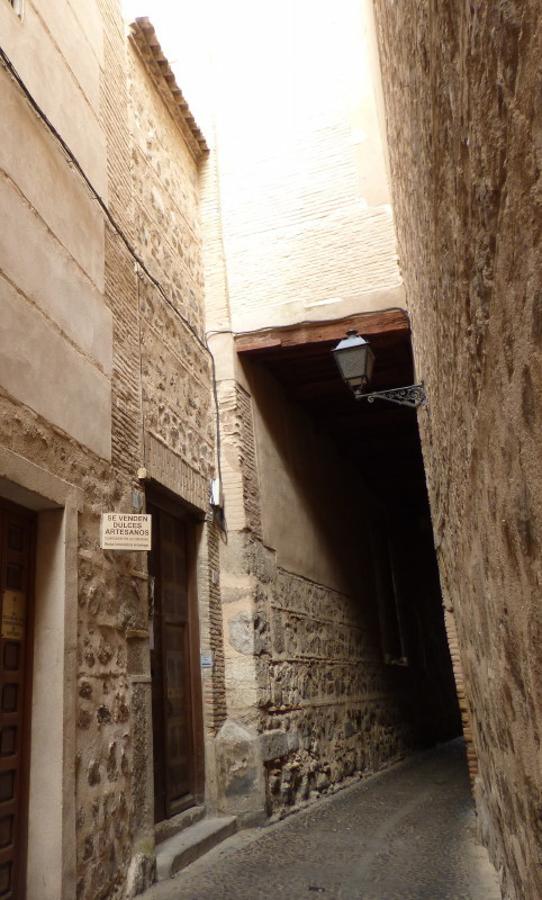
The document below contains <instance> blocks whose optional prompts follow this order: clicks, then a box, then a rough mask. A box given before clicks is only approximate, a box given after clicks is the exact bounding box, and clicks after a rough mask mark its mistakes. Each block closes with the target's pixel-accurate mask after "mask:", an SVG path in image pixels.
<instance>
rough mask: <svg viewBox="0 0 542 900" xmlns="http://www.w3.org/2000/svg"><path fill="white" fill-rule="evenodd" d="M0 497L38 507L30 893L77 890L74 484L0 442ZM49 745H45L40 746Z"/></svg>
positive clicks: (58, 897)
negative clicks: (1, 447)
mask: <svg viewBox="0 0 542 900" xmlns="http://www.w3.org/2000/svg"><path fill="white" fill-rule="evenodd" d="M0 496H1V497H2V498H4V499H6V500H11V501H12V502H14V503H17V504H18V505H19V506H23V507H26V508H27V509H30V510H34V511H35V512H36V513H37V541H36V583H35V632H34V672H33V690H32V705H31V754H30V789H29V810H28V813H29V815H28V819H29V828H28V860H27V870H26V894H27V897H28V898H29V900H31V898H35V897H36V898H37V897H39V898H40V900H69V898H72V897H73V896H74V895H75V883H76V849H75V847H76V845H75V743H76V724H75V723H76V698H77V681H76V676H77V670H76V661H77V656H76V651H77V530H78V511H79V509H80V507H81V493H80V491H79V489H78V488H77V487H76V486H75V485H72V484H69V483H68V482H66V481H63V480H62V479H61V478H58V477H57V476H55V475H52V474H51V473H50V472H47V471H46V470H45V469H42V468H41V467H39V466H37V465H36V464H35V463H32V462H30V461H29V460H27V459H25V458H24V457H22V456H19V455H18V454H16V453H13V452H12V451H10V450H6V449H0ZM44 748H47V752H46V753H45V752H44Z"/></svg>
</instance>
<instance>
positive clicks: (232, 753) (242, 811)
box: [215, 719, 265, 819]
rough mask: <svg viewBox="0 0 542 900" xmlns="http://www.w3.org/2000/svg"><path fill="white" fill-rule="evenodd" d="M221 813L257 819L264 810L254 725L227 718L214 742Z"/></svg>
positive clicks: (259, 761)
mask: <svg viewBox="0 0 542 900" xmlns="http://www.w3.org/2000/svg"><path fill="white" fill-rule="evenodd" d="M215 752H216V762H217V774H218V778H219V790H220V792H221V796H220V797H219V803H220V808H221V810H222V812H235V814H236V815H238V816H240V817H241V819H256V818H257V817H258V816H263V815H264V811H265V792H264V784H263V772H262V759H261V751H260V742H259V736H258V733H257V731H256V729H255V728H251V727H246V726H244V725H241V724H239V723H238V722H234V721H233V720H232V719H227V720H226V721H225V722H224V724H223V725H222V728H221V729H220V731H219V732H218V734H217V737H216V741H215Z"/></svg>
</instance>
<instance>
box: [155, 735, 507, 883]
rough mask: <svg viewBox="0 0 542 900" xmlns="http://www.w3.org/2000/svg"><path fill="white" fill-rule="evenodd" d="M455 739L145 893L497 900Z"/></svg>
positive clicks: (225, 847) (235, 842) (237, 842)
mask: <svg viewBox="0 0 542 900" xmlns="http://www.w3.org/2000/svg"><path fill="white" fill-rule="evenodd" d="M475 834H476V829H475V817H474V807H473V802H472V798H471V794H470V790H469V784H468V778H467V771H466V764H465V756H464V751H463V747H462V744H461V742H458V741H454V742H453V743H451V744H447V745H444V746H441V747H439V748H437V749H435V750H433V751H429V752H427V753H424V754H420V755H418V756H417V757H414V758H412V759H410V760H408V761H407V762H405V763H402V764H400V765H399V766H395V767H394V768H393V769H390V770H388V771H387V772H385V773H383V774H381V775H378V776H376V777H373V778H370V779H367V780H366V781H363V782H360V783H359V784H358V785H355V786H354V787H351V788H346V789H345V790H343V791H340V792H339V793H337V794H335V795H334V796H333V797H331V798H329V799H325V800H319V801H317V802H316V803H314V804H313V805H312V806H310V807H308V808H307V809H305V810H304V811H303V812H300V813H297V814H295V815H292V816H290V817H289V818H287V819H285V820H284V821H282V822H279V823H278V824H276V825H273V826H270V827H267V828H260V829H252V830H251V831H244V832H240V833H239V834H237V835H235V837H233V838H230V839H229V840H228V841H225V842H224V843H223V844H222V845H221V846H220V847H219V848H217V849H216V850H213V851H212V852H211V853H209V854H208V855H207V856H205V857H204V858H203V859H201V860H199V861H198V862H196V863H194V864H193V865H191V866H189V867H188V868H187V869H185V870H184V872H182V873H181V874H180V875H179V876H178V877H177V878H175V879H173V880H172V881H170V882H168V883H167V884H163V885H157V886H156V887H154V888H153V889H152V890H151V891H150V892H148V893H147V894H146V895H145V898H146V900H202V898H212V900H301V898H310V897H313V896H317V895H318V896H321V897H322V898H323V900H499V898H500V892H499V889H498V886H497V880H496V875H495V871H494V869H493V868H492V866H491V865H490V863H489V860H488V857H487V853H486V852H485V850H484V849H483V848H482V847H480V846H479V844H477V842H476V837H475Z"/></svg>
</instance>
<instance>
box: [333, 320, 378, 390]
mask: <svg viewBox="0 0 542 900" xmlns="http://www.w3.org/2000/svg"><path fill="white" fill-rule="evenodd" d="M332 352H333V355H334V357H335V362H336V363H337V367H338V369H339V372H340V373H341V376H342V378H343V381H345V382H346V384H347V385H348V386H349V387H350V388H351V389H352V390H353V392H354V395H355V396H356V397H357V396H359V395H360V394H362V393H363V391H364V390H366V388H367V387H368V385H369V383H370V381H371V378H372V375H373V368H374V362H375V355H374V353H373V351H372V349H371V345H370V344H369V342H368V341H366V340H365V339H364V338H362V337H361V335H359V334H358V333H357V331H348V332H347V333H346V337H345V338H343V339H342V341H340V342H339V343H338V344H337V346H336V347H335V349H334V350H333V351H332Z"/></svg>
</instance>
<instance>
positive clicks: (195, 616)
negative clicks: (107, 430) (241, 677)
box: [145, 483, 205, 821]
mask: <svg viewBox="0 0 542 900" xmlns="http://www.w3.org/2000/svg"><path fill="white" fill-rule="evenodd" d="M145 497H146V508H147V511H148V512H149V511H150V512H151V514H152V511H153V509H155V508H158V509H161V510H163V511H164V512H166V513H168V514H169V515H170V516H173V517H174V518H176V519H180V520H182V521H183V522H184V523H185V524H186V526H187V581H188V584H187V588H188V648H189V670H190V704H191V709H192V723H191V726H192V727H191V738H192V747H193V772H192V779H191V780H192V784H191V788H192V790H191V799H190V800H188V801H187V804H186V806H185V807H182V806H181V807H180V808H179V809H178V810H176V811H175V813H173V814H172V816H173V815H176V814H177V813H178V812H181V811H182V810H183V808H186V809H188V808H190V806H195V805H197V804H199V803H201V802H202V801H203V799H204V795H205V744H204V730H203V693H202V684H201V667H200V631H199V606H198V591H197V584H198V548H199V544H200V540H201V534H202V523H203V520H204V516H203V514H202V513H201V512H200V511H199V510H198V509H196V508H195V507H193V506H191V505H190V504H188V503H186V502H185V501H183V500H182V499H181V498H180V497H177V496H176V495H175V494H171V493H170V492H169V491H168V490H167V489H164V488H162V487H161V486H159V485H156V484H155V483H153V484H151V485H149V484H147V486H146V491H145ZM153 549H154V548H153ZM152 715H153V713H152V704H151V716H152ZM153 740H154V739H153ZM153 772H154V762H153ZM166 821H167V819H166Z"/></svg>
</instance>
